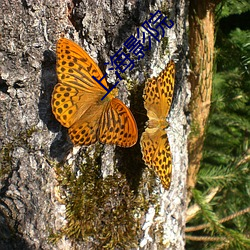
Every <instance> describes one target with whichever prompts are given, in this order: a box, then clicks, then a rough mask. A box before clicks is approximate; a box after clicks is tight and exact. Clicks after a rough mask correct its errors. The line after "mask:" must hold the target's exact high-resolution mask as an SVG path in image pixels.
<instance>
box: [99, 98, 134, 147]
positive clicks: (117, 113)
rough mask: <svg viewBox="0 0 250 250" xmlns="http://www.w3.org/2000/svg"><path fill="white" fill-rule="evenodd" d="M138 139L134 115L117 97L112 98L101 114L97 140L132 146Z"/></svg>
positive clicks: (121, 145)
mask: <svg viewBox="0 0 250 250" xmlns="http://www.w3.org/2000/svg"><path fill="white" fill-rule="evenodd" d="M137 139H138V130H137V126H136V122H135V119H134V116H133V115H132V113H131V111H130V110H129V108H127V107H126V106H125V105H124V104H123V103H122V102H121V101H120V100H119V99H117V98H113V99H112V100H111V101H110V102H109V103H108V105H107V106H106V108H105V111H104V112H103V114H102V117H101V120H100V127H99V140H100V141H101V142H102V143H106V144H116V145H118V146H120V147H132V146H133V145H134V144H135V143H136V142H137Z"/></svg>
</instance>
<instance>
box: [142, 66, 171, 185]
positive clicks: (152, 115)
mask: <svg viewBox="0 0 250 250" xmlns="http://www.w3.org/2000/svg"><path fill="white" fill-rule="evenodd" d="M174 78H175V65H174V62H173V61H170V62H169V63H168V64H167V66H166V68H165V69H164V70H163V71H162V72H161V73H160V74H159V76H158V77H153V78H152V79H148V80H147V81H146V83H145V88H144V92H143V98H144V107H145V109H146V110H147V116H148V118H149V121H148V126H147V128H146V130H145V132H143V133H142V136H141V141H140V144H141V151H142V156H143V160H144V162H145V164H146V165H147V166H148V167H152V168H154V170H155V171H156V173H157V174H158V175H159V177H160V179H161V183H162V185H163V187H164V188H166V189H169V187H170V183H171V173H172V158H171V152H170V145H169V142H168V136H167V134H166V132H165V128H167V127H168V122H167V121H166V117H167V115H168V112H169V109H170V106H171V102H172V97H173V92H174Z"/></svg>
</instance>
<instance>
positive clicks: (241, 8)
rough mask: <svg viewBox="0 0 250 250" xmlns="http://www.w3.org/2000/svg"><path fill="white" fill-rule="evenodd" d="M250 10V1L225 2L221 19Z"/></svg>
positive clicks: (231, 0) (227, 0)
mask: <svg viewBox="0 0 250 250" xmlns="http://www.w3.org/2000/svg"><path fill="white" fill-rule="evenodd" d="M248 10H250V4H249V1H248V0H237V1H236V0H223V1H222V12H221V17H226V16H230V15H233V14H241V13H243V12H246V11H248Z"/></svg>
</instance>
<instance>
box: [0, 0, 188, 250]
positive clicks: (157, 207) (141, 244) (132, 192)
mask: <svg viewBox="0 0 250 250" xmlns="http://www.w3.org/2000/svg"><path fill="white" fill-rule="evenodd" d="M0 5H1V6H0V28H1V33H0V39H1V44H0V58H1V65H0V102H1V109H0V117H1V121H0V149H1V155H0V167H1V169H0V179H1V187H0V188H1V189H0V190H1V204H0V205H1V206H0V209H1V210H0V211H1V215H0V216H1V220H0V221H1V222H0V228H1V230H0V249H5V250H6V249H104V248H105V247H106V248H107V249H138V248H139V249H178V250H179V249H184V244H185V240H184V227H185V208H186V206H185V200H186V186H185V183H186V170H187V150H186V148H187V131H188V125H187V121H186V117H185V114H184V109H185V107H187V104H188V100H189V96H188V93H189V92H190V90H189V89H188V88H189V86H188V84H187V72H188V69H187V58H186V55H187V51H188V45H187V36H186V26H185V24H186V21H187V20H186V16H187V5H186V1H184V0H179V1H168V2H166V1H159V0H157V1H133V0H131V1H123V0H119V1H114V2H113V1H91V0H87V1H59V0H55V1H48V0H42V1H31V0H22V1H20V0H19V1H14V0H8V1H7V0H1V2H0ZM157 10H160V11H161V12H162V13H164V14H165V15H167V16H168V17H169V18H170V19H171V20H173V22H174V26H173V28H171V29H167V28H165V37H164V38H162V39H161V40H160V42H152V47H151V50H150V51H148V52H147V53H146V55H145V57H144V58H143V59H142V60H141V61H139V62H136V63H135V67H134V69H133V70H132V71H130V72H128V73H127V72H126V76H125V77H126V80H127V81H123V83H119V84H118V88H119V98H120V99H122V100H123V101H124V102H125V103H126V104H129V101H128V100H129V99H130V107H131V110H132V112H133V114H134V116H135V118H136V120H137V125H138V130H139V136H140V135H141V133H142V132H143V131H144V126H145V121H146V120H147V119H146V112H145V110H144V109H143V99H142V91H143V87H144V82H145V80H146V79H147V78H148V77H151V76H152V75H153V74H152V72H154V75H156V74H158V73H159V72H160V71H161V70H162V69H163V68H164V67H165V65H166V64H167V62H168V60H169V59H170V57H171V58H173V59H174V61H175V62H176V85H175V93H174V99H173V104H172V110H171V112H170V116H169V123H170V127H169V129H168V131H167V132H168V137H169V141H170V146H171V151H172V156H173V174H172V184H171V187H170V190H169V191H166V190H164V189H163V188H162V187H161V185H160V182H159V179H158V178H157V177H156V176H155V175H154V173H153V172H152V171H151V170H149V169H148V168H146V167H145V166H144V164H143V162H142V159H141V157H142V156H141V153H140V147H139V143H137V144H136V145H135V146H134V147H132V148H129V149H124V148H118V147H117V148H115V147H114V146H108V145H101V144H100V143H97V144H96V145H91V146H89V147H80V148H79V147H73V146H72V144H71V143H70V142H69V140H68V135H67V130H66V129H65V128H63V127H61V126H60V124H59V123H58V122H57V121H56V119H55V117H54V115H53V114H52V112H51V105H50V103H51V93H52V91H53V87H54V86H55V84H56V83H57V76H56V68H55V60H56V55H55V45H56V42H57V40H58V39H59V38H60V36H61V35H65V37H68V38H70V39H71V40H74V41H75V42H76V43H78V44H80V45H81V46H82V47H84V49H85V50H86V51H87V52H88V53H89V55H90V56H91V57H92V58H94V59H95V60H96V61H98V65H99V66H100V68H101V70H102V71H103V72H105V68H104V67H103V66H102V65H104V62H107V61H109V60H110V58H109V57H110V56H111V55H114V54H115V52H116V51H118V49H119V48H120V47H122V44H123V43H124V42H125V40H126V39H127V38H128V37H129V36H130V35H131V34H134V35H135V34H136V28H138V27H140V26H141V25H142V23H143V22H144V21H145V20H148V19H149V18H150V13H155V12H156V11H157ZM153 65H154V66H153ZM108 81H109V82H110V83H114V82H115V75H112V76H110V77H109V78H108ZM142 110H144V111H142ZM142 112H143V114H142Z"/></svg>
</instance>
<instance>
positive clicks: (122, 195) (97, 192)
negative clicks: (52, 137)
mask: <svg viewBox="0 0 250 250" xmlns="http://www.w3.org/2000/svg"><path fill="white" fill-rule="evenodd" d="M56 172H57V176H58V182H59V185H60V187H63V190H64V191H63V196H64V197H66V198H65V199H64V202H65V204H66V219H67V222H68V223H67V225H66V226H65V227H63V228H61V230H60V232H57V233H53V234H51V237H50V240H51V241H54V242H55V241H57V240H59V239H60V238H61V237H62V236H64V235H65V236H66V237H69V238H71V239H73V240H75V241H84V242H89V243H90V242H92V243H91V244H93V247H98V249H99V248H101V249H114V248H119V249H127V248H128V247H129V248H132V247H137V246H138V241H139V239H140V233H141V231H140V221H139V220H140V217H141V216H142V215H143V214H144V213H145V211H146V210H147V209H148V207H149V202H150V201H149V200H148V199H146V198H145V197H144V196H143V195H142V194H141V193H142V192H138V194H137V195H135V192H134V191H133V190H131V188H130V186H129V185H128V182H127V180H126V177H125V175H124V174H121V173H120V172H118V171H117V172H115V173H114V175H113V176H108V177H107V178H105V179H103V178H102V177H101V172H100V167H99V166H98V164H96V163H94V164H93V160H92V159H91V160H90V159H88V160H87V163H86V164H80V165H79V166H78V171H77V174H76V173H75V172H73V171H72V169H71V167H70V166H68V165H63V166H59V165H58V166H57V167H56ZM142 185H144V184H143V183H142Z"/></svg>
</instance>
